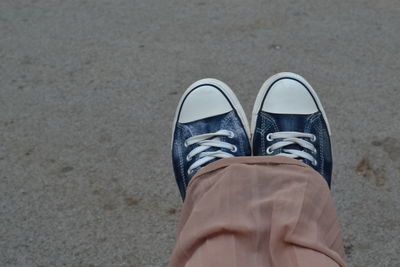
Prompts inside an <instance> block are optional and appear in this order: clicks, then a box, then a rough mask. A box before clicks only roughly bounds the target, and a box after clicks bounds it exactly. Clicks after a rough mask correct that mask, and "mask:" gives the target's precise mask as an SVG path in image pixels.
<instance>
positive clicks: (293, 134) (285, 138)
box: [251, 72, 332, 186]
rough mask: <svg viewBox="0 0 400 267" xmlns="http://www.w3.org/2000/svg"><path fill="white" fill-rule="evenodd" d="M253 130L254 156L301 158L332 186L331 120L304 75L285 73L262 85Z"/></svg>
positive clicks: (252, 124)
mask: <svg viewBox="0 0 400 267" xmlns="http://www.w3.org/2000/svg"><path fill="white" fill-rule="evenodd" d="M251 133H252V138H253V140H252V143H253V155H255V156H268V155H279V156H286V157H290V158H294V159H298V160H301V161H303V162H304V163H305V164H307V165H309V166H311V167H312V168H314V169H315V170H316V171H318V172H319V173H320V174H321V175H322V176H323V177H324V178H325V180H326V181H327V182H328V185H329V186H330V183H331V175H332V152H331V141H330V134H331V132H330V128H329V124H328V119H327V118H326V114H325V112H324V109H323V108H322V105H321V102H320V101H319V99H318V96H317V94H316V93H315V91H314V90H313V88H312V87H311V85H310V84H309V83H308V82H307V81H306V80H305V79H304V78H303V77H301V76H299V75H297V74H294V73H288V72H283V73H279V74H276V75H274V76H272V77H271V78H269V79H268V80H267V81H266V82H265V83H264V84H263V86H262V87H261V89H260V92H259V93H258V96H257V99H256V102H255V104H254V109H253V113H252V120H251Z"/></svg>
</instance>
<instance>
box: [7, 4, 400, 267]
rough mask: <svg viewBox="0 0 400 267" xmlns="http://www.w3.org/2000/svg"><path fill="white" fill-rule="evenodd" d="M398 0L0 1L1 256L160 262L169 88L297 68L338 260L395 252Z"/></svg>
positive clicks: (250, 84) (83, 262)
mask: <svg viewBox="0 0 400 267" xmlns="http://www.w3.org/2000/svg"><path fill="white" fill-rule="evenodd" d="M399 30H400V3H399V1H398V0H380V1H377V0H356V1H345V0H341V1H321V0H296V1H294V0H279V1H263V0H247V1H238V0H230V1H228V0H221V1H211V0H190V1H187V0H171V1H161V0H146V1H133V0H82V1H72V0H71V1H63V0H1V1H0V179H1V184H0V262H1V266H166V265H167V263H168V260H169V255H170V253H171V251H172V249H173V246H174V239H175V233H176V226H177V223H178V220H179V214H180V210H181V206H182V204H181V200H180V198H179V195H178V191H177V188H176V186H175V181H174V177H173V173H172V168H171V162H170V146H169V145H170V126H171V120H172V118H173V113H174V111H175V106H176V104H177V102H178V99H179V97H180V94H181V93H182V92H183V91H184V90H185V89H186V87H187V86H189V85H190V84H191V83H192V82H193V81H195V80H197V79H199V78H203V77H216V78H219V79H222V80H223V81H225V82H227V83H228V84H229V85H231V86H232V88H233V89H234V90H235V91H236V93H237V95H238V97H239V99H240V100H241V101H242V104H243V106H244V107H245V110H246V111H247V112H248V114H250V111H251V108H252V104H253V101H254V99H255V96H256V93H257V92H258V89H259V87H260V86H261V84H262V82H263V81H264V80H265V79H266V78H267V77H269V76H270V75H272V74H274V73H276V72H278V71H293V72H298V73H300V74H302V75H303V76H305V77H306V78H307V79H308V80H309V81H310V82H311V84H312V85H313V86H314V88H315V89H316V90H317V91H318V93H319V95H320V97H321V99H322V102H323V104H324V105H325V108H326V110H327V113H328V117H329V118H330V121H331V126H332V129H333V144H334V157H335V169H334V182H333V192H332V193H333V197H334V200H335V203H336V206H337V209H338V214H339V217H340V222H341V225H342V227H343V235H344V240H345V248H346V252H347V255H348V261H349V263H350V265H351V266H400V256H399V253H400V250H399V244H400V221H399V220H400V194H399V188H400V187H399V186H400V185H399V183H400V182H399V173H400V135H399V132H400V113H399V102H400V89H399V88H400V75H399V73H400V58H399V55H400V35H399Z"/></svg>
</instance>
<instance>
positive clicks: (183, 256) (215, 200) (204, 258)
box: [170, 157, 346, 267]
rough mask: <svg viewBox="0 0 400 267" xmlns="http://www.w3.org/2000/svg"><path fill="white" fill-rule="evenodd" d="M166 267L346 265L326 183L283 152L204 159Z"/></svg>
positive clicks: (188, 194)
mask: <svg viewBox="0 0 400 267" xmlns="http://www.w3.org/2000/svg"><path fill="white" fill-rule="evenodd" d="M170 266H172V267H180V266H190V267H197V266H207V267H209V266H210V267H211V266H216V267H217V266H218V267H221V266H229V267H234V266H238V267H239V266H246V267H251V266H283V267H291V266H308V267H309V266H346V263H345V256H344V251H343V244H342V239H341V234H340V226H339V223H338V219H337V215H336V210H335V207H334V205H333V201H332V199H331V195H330V191H329V188H328V184H327V183H326V181H325V180H324V179H323V178H322V177H321V175H320V174H319V173H317V172H316V171H314V170H313V169H312V168H310V167H309V166H307V165H305V164H303V163H301V162H300V161H297V160H294V159H289V158H286V157H237V158H229V159H221V160H218V161H216V162H213V163H211V164H209V165H207V166H206V167H204V168H202V169H201V170H200V171H199V172H198V173H197V174H196V175H195V176H194V177H193V178H192V180H191V181H190V183H189V186H188V190H187V198H186V200H185V202H184V206H183V209H182V214H181V222H180V226H179V231H178V235H177V242H176V247H175V250H174V252H173V254H172V257H171V261H170Z"/></svg>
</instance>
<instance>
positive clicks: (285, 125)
mask: <svg viewBox="0 0 400 267" xmlns="http://www.w3.org/2000/svg"><path fill="white" fill-rule="evenodd" d="M269 115H270V116H271V117H273V118H274V119H275V120H274V121H275V123H276V125H277V126H278V129H279V131H280V132H300V133H303V132H304V129H305V124H306V120H307V118H308V117H309V116H310V115H291V114H269Z"/></svg>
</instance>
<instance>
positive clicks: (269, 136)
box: [267, 133, 272, 142]
mask: <svg viewBox="0 0 400 267" xmlns="http://www.w3.org/2000/svg"><path fill="white" fill-rule="evenodd" d="M267 141H270V142H271V141H272V138H271V134H270V133H269V134H267Z"/></svg>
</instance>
